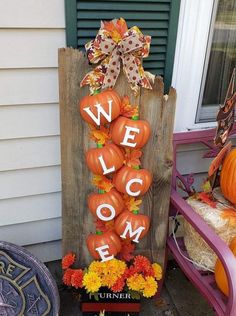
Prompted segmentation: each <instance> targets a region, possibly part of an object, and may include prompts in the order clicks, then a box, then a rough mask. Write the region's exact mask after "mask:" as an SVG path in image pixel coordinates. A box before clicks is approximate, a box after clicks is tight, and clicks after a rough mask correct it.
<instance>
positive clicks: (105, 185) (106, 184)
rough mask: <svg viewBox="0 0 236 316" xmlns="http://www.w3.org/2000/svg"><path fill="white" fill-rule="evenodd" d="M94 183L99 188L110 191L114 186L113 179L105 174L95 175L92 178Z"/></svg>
mask: <svg viewBox="0 0 236 316" xmlns="http://www.w3.org/2000/svg"><path fill="white" fill-rule="evenodd" d="M92 184H94V185H95V186H96V187H97V188H98V189H100V190H104V191H106V192H109V191H110V190H111V188H112V187H113V184H112V182H111V180H109V179H108V178H106V177H104V176H100V175H94V176H93V179H92Z"/></svg>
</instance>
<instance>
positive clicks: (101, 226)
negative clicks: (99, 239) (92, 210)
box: [95, 218, 114, 233]
mask: <svg viewBox="0 0 236 316" xmlns="http://www.w3.org/2000/svg"><path fill="white" fill-rule="evenodd" d="M95 227H96V230H97V231H101V232H103V233H104V232H108V231H110V230H113V229H114V221H113V220H112V221H108V222H104V221H102V220H100V219H98V218H97V219H96V221H95Z"/></svg>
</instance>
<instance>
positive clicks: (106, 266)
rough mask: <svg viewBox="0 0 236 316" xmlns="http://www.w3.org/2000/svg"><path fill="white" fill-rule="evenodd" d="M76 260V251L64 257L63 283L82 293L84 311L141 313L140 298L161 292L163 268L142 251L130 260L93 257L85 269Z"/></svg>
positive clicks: (124, 313) (84, 313)
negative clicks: (102, 259) (103, 259)
mask: <svg viewBox="0 0 236 316" xmlns="http://www.w3.org/2000/svg"><path fill="white" fill-rule="evenodd" d="M75 260H76V256H75V254H73V253H68V254H67V255H66V256H64V258H63V259H62V268H63V271H64V274H63V283H64V284H65V285H67V286H69V287H71V288H72V289H74V290H75V291H77V292H78V293H80V294H81V296H82V300H81V301H82V303H81V310H82V312H83V315H94V314H93V312H97V311H103V310H105V311H108V312H112V311H116V315H127V312H129V313H131V314H132V315H138V313H139V311H140V298H141V297H145V298H151V297H153V296H154V295H156V294H157V292H158V281H159V280H160V279H161V278H162V268H161V266H160V265H159V264H157V263H153V264H152V263H151V262H150V261H149V259H148V258H146V257H144V256H142V255H137V256H135V257H133V259H132V260H131V261H130V262H129V263H127V262H125V261H123V260H119V259H116V258H114V259H112V260H109V261H105V262H102V261H95V260H94V261H92V262H91V263H90V265H89V266H88V267H87V268H85V269H80V268H76V267H74V263H75ZM117 311H119V312H117Z"/></svg>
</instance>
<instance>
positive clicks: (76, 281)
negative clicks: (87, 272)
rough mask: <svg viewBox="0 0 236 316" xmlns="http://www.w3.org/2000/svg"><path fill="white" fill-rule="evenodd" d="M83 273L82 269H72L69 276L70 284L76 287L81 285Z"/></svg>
mask: <svg viewBox="0 0 236 316" xmlns="http://www.w3.org/2000/svg"><path fill="white" fill-rule="evenodd" d="M83 275H84V273H83V270H81V269H77V270H74V273H73V274H72V276H71V285H72V286H74V287H75V288H76V289H78V288H81V287H82V286H83Z"/></svg>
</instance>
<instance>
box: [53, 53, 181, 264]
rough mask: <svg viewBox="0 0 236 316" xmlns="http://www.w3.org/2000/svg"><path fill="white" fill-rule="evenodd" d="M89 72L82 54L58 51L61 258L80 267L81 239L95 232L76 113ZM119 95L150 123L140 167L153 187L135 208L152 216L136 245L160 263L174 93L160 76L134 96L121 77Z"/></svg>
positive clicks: (83, 258) (83, 257)
mask: <svg viewBox="0 0 236 316" xmlns="http://www.w3.org/2000/svg"><path fill="white" fill-rule="evenodd" d="M89 70H91V67H90V66H89V65H88V62H87V58H86V57H85V56H84V55H83V53H82V52H80V51H78V50H76V49H72V48H62V49H60V50H59V87H60V118H61V167H62V218H63V228H62V231H63V254H66V253H67V252H69V251H74V252H75V253H76V254H77V256H78V261H79V264H80V265H81V266H87V265H88V264H89V263H90V262H91V260H92V258H91V257H90V255H89V253H88V250H87V247H86V237H87V236H88V234H89V233H90V232H95V225H94V219H93V218H92V216H91V214H90V212H89V211H88V208H87V196H88V194H89V193H91V192H94V191H95V187H94V186H92V184H91V176H92V174H91V172H90V171H89V169H88V168H87V166H86V164H85V152H86V151H87V150H88V149H89V148H91V147H94V143H92V142H91V141H90V139H89V138H88V135H89V131H88V124H86V123H85V122H84V121H83V120H82V118H81V116H80V113H79V110H78V103H79V102H80V100H81V98H82V97H83V96H85V95H88V94H89V91H88V88H85V87H83V88H80V81H81V80H82V78H83V77H84V75H85V74H86V73H88V71H89ZM115 90H116V91H117V92H118V93H119V94H120V95H121V96H124V95H128V96H129V97H130V101H131V104H135V105H139V109H140V118H141V119H142V118H145V119H146V120H148V121H149V123H150V125H151V128H152V136H151V138H150V139H149V142H148V144H147V145H146V146H145V147H144V148H143V153H144V154H143V160H142V166H143V167H144V168H147V169H148V170H150V171H151V172H152V174H153V184H152V186H151V188H150V189H149V191H148V193H146V195H145V196H144V197H143V204H142V207H141V209H140V211H141V213H144V214H146V215H148V216H150V217H151V228H150V231H149V233H148V234H147V236H146V237H145V238H144V239H143V240H142V241H141V242H140V244H139V249H138V253H140V254H143V255H146V256H148V257H149V258H150V259H151V260H152V261H157V262H159V263H160V264H162V265H163V264H164V260H165V243H166V237H167V227H168V216H169V215H168V211H169V201H170V190H171V173H172V160H173V153H172V134H173V124H174V113H175V103H176V91H175V89H173V88H171V89H170V92H169V95H168V96H164V95H163V91H164V86H163V80H162V78H161V77H157V78H156V79H155V82H154V85H153V90H146V89H141V91H140V94H139V95H138V96H137V97H135V96H134V95H133V93H132V92H131V89H130V88H129V85H128V83H127V80H126V78H125V76H124V75H123V74H122V73H121V74H120V76H119V78H118V81H117V83H116V86H115Z"/></svg>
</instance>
